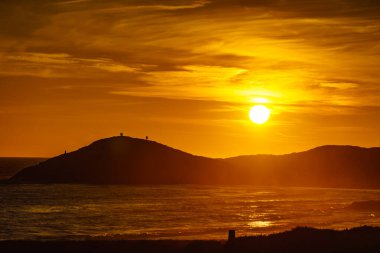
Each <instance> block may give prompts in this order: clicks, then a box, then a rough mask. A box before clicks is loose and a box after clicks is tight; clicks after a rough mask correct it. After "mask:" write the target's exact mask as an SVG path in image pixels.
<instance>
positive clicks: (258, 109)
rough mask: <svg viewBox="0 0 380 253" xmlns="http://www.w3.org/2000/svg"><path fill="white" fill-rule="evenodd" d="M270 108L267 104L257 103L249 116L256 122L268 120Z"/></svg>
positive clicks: (261, 122) (260, 122)
mask: <svg viewBox="0 0 380 253" xmlns="http://www.w3.org/2000/svg"><path fill="white" fill-rule="evenodd" d="M269 116H270V110H269V109H268V108H267V107H266V106H265V105H255V106H253V107H252V108H251V110H249V118H250V119H251V120H252V121H253V122H254V123H256V124H263V123H265V122H267V120H268V119H269Z"/></svg>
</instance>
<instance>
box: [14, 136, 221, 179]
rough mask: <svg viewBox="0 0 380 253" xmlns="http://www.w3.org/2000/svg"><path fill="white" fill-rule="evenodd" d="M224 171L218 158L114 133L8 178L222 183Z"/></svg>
mask: <svg viewBox="0 0 380 253" xmlns="http://www.w3.org/2000/svg"><path fill="white" fill-rule="evenodd" d="M225 172H226V167H225V164H224V163H223V162H222V161H220V160H214V159H210V158H205V157H200V156H193V155H191V154H188V153H185V152H182V151H180V150H176V149H173V148H170V147H167V146H165V145H162V144H159V143H157V142H154V141H147V140H142V139H136V138H131V137H124V136H118V137H112V138H108V139H102V140H98V141H96V142H94V143H92V144H91V145H89V146H87V147H84V148H81V149H79V150H77V151H75V152H72V153H68V154H63V155H60V156H58V157H55V158H52V159H49V160H47V161H45V162H42V163H40V164H38V165H35V166H32V167H28V168H26V169H24V170H22V171H20V172H19V173H17V174H16V175H15V176H14V177H12V178H11V179H10V182H20V183H94V184H197V183H199V184H202V183H203V184H208V183H211V184H213V183H226V182H223V179H225Z"/></svg>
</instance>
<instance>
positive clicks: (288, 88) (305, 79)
mask: <svg viewBox="0 0 380 253" xmlns="http://www.w3.org/2000/svg"><path fill="white" fill-rule="evenodd" d="M256 104H265V105H266V106H267V107H268V108H269V109H270V110H271V116H270V119H269V120H268V122H266V123H265V124H262V125H257V124H254V123H253V122H251V121H250V119H249V116H248V114H249V109H250V108H251V107H252V106H254V105H256ZM120 132H123V133H124V134H125V135H128V136H133V137H140V138H145V136H146V135H148V136H149V137H150V139H153V140H155V141H158V142H161V143H164V144H166V145H169V146H172V147H175V148H178V149H182V150H184V151H187V152H190V153H193V154H197V155H205V156H211V157H228V156H234V155H241V154H256V153H272V154H282V153H289V152H294V151H303V150H306V149H310V148H313V147H315V146H319V145H324V144H350V145H359V146H365V147H369V146H380V2H379V1H371V0H360V1H359V0H319V1H314V0H308V1H307V0H257V1H254V0H251V1H248V0H240V1H239V0H236V1H232V0H231V1H226V0H209V1H206V0H204V1H202V0H198V1H190V0H189V1H186V0H179V1H169V0H168V1H159V0H156V1H154V0H141V1H140V0H139V1H137V0H124V1H123V0H108V1H103V0H66V1H64V0H61V1H59V0H35V1H32V0H17V1H15V0H1V1H0V156H42V157H49V156H55V155H58V154H61V153H63V152H64V150H67V151H73V150H75V149H77V148H79V147H81V146H84V145H88V144H89V143H91V142H92V141H94V140H96V139H99V138H105V137H110V136H113V135H118V134H119V133H120Z"/></svg>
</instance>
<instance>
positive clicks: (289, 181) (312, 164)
mask: <svg viewBox="0 0 380 253" xmlns="http://www.w3.org/2000/svg"><path fill="white" fill-rule="evenodd" d="M225 161H226V162H228V163H230V164H231V165H232V166H233V167H234V168H235V169H236V170H240V171H249V173H250V176H249V177H252V178H256V179H257V180H254V181H255V183H258V184H259V183H260V182H265V184H266V185H275V186H277V185H280V186H306V187H308V186H313V187H334V188H380V148H361V147H355V146H332V145H330V146H321V147H317V148H314V149H311V150H308V151H304V152H299V153H292V154H287V155H277V156H275V155H251V156H240V157H233V158H228V159H226V160H225Z"/></svg>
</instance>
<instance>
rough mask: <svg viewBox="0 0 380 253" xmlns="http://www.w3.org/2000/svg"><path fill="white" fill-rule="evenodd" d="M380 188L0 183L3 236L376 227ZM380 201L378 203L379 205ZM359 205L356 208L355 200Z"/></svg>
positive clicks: (166, 235) (167, 235) (185, 235)
mask: <svg viewBox="0 0 380 253" xmlns="http://www.w3.org/2000/svg"><path fill="white" fill-rule="evenodd" d="M362 201H364V202H368V201H374V203H378V202H379V201H380V191H379V190H352V189H321V188H274V187H251V186H195V185H170V186H168V185H161V186H125V185H69V184H67V185H65V184H60V185H38V184H32V185H27V184H25V185H0V240H59V239H65V240H87V239H181V240H192V239H201V240H207V239H214V240H225V239H226V238H227V233H228V230H230V229H234V230H235V231H236V234H237V236H252V235H259V234H269V233H276V232H281V231H285V230H290V229H292V228H294V227H297V226H308V227H315V228H329V229H330V228H331V229H347V228H352V227H356V226H363V225H369V226H380V209H379V208H377V211H376V209H375V210H374V209H366V208H365V205H364V208H351V207H352V206H351V205H352V203H359V204H360V203H361V202H362ZM379 203H380V202H379ZM359 206H360V205H359Z"/></svg>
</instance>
